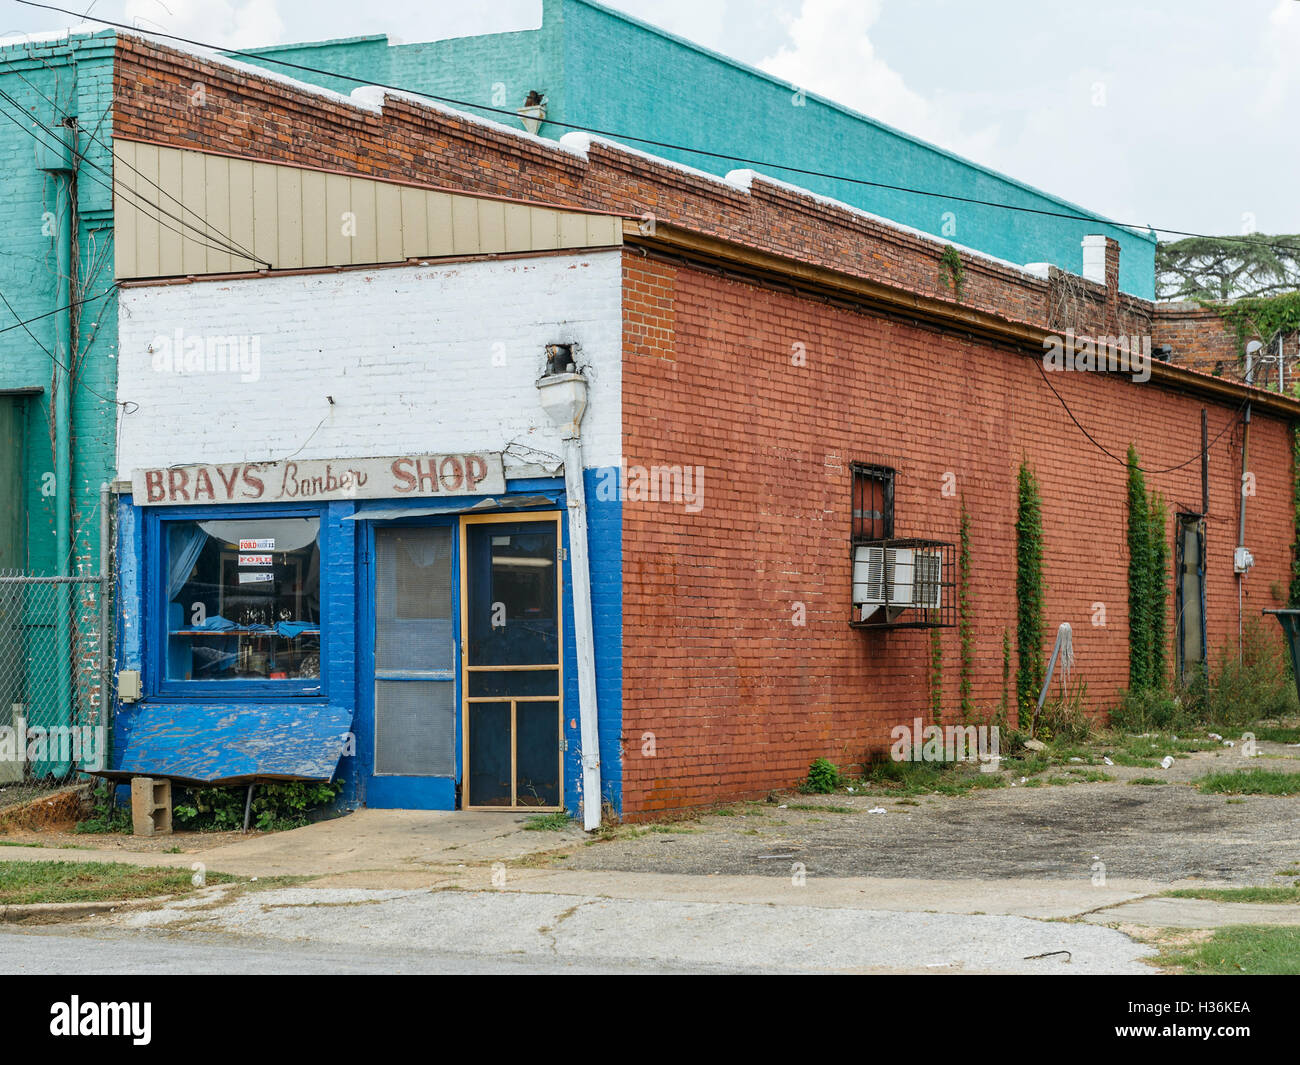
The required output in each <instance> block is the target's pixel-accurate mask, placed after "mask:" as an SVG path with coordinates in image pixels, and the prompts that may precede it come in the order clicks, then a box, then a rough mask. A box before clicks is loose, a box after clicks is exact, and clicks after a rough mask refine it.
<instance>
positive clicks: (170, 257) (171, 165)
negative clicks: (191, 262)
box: [145, 151, 202, 277]
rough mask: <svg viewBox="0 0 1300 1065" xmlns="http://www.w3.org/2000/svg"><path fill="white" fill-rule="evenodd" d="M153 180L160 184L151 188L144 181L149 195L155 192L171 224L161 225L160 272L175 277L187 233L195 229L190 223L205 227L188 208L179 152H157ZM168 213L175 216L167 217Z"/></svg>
mask: <svg viewBox="0 0 1300 1065" xmlns="http://www.w3.org/2000/svg"><path fill="white" fill-rule="evenodd" d="M154 180H155V181H157V182H158V185H159V186H160V187H159V188H151V187H150V186H149V183H148V182H145V188H146V190H147V192H146V195H150V194H152V195H151V196H150V198H151V199H152V200H153V201H155V202H157V204H158V207H159V209H160V210H159V214H160V215H161V216H162V218H163V219H164V220H165V221H166V222H167V225H168V226H170V227H171V229H168V228H167V226H163V225H161V224H160V225H159V233H158V273H159V274H160V275H162V276H163V277H173V276H175V275H176V274H179V273H180V272H181V269H182V266H183V263H184V257H185V234H187V233H192V232H193V230H191V229H189V228H188V226H194V227H195V228H196V229H197V228H202V223H200V222H199V220H198V219H197V218H196V217H195V216H194V214H193V213H191V212H190V211H188V210H186V209H185V202H184V196H183V194H182V193H183V187H182V185H181V157H180V153H179V152H167V151H160V152H159V153H158V176H157V177H156V178H155V179H154ZM168 214H171V215H175V216H176V217H175V218H168V217H167V215H168ZM173 231H175V232H173Z"/></svg>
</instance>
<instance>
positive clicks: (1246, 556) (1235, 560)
mask: <svg viewBox="0 0 1300 1065" xmlns="http://www.w3.org/2000/svg"><path fill="white" fill-rule="evenodd" d="M1254 564H1255V556H1254V555H1252V554H1251V553H1250V552H1249V551H1247V550H1246V548H1244V547H1238V548H1237V549H1236V550H1235V551H1233V553H1232V572H1233V573H1245V572H1246V571H1247V570H1248V569H1250V567H1251V566H1253V565H1254Z"/></svg>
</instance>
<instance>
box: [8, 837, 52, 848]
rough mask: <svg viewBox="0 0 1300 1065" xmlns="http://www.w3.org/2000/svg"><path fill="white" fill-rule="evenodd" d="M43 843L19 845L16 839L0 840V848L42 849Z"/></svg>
mask: <svg viewBox="0 0 1300 1065" xmlns="http://www.w3.org/2000/svg"><path fill="white" fill-rule="evenodd" d="M44 846H45V844H44V843H20V842H19V841H18V840H16V839H0V847H44Z"/></svg>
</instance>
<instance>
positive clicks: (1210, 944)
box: [1155, 925, 1300, 976]
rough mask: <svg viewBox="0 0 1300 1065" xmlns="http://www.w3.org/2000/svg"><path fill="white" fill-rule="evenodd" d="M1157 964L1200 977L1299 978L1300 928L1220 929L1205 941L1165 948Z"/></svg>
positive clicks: (1230, 926) (1241, 927) (1252, 926)
mask: <svg viewBox="0 0 1300 1065" xmlns="http://www.w3.org/2000/svg"><path fill="white" fill-rule="evenodd" d="M1155 962H1156V964H1157V965H1161V966H1165V967H1167V968H1174V967H1177V968H1180V969H1182V970H1183V971H1184V972H1187V973H1192V974H1197V975H1245V976H1298V975H1300V927H1294V926H1286V927H1278V926H1268V927H1263V926H1259V925H1229V926H1228V927H1226V928H1216V929H1215V930H1214V933H1213V934H1212V935H1211V936H1210V937H1209V938H1208V939H1206V940H1204V941H1203V942H1199V943H1189V944H1185V945H1180V946H1166V947H1163V948H1162V949H1161V952H1160V955H1159V957H1158V958H1156V959H1155Z"/></svg>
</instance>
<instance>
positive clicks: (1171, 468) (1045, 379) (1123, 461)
mask: <svg viewBox="0 0 1300 1065" xmlns="http://www.w3.org/2000/svg"><path fill="white" fill-rule="evenodd" d="M1034 364H1035V365H1036V366H1037V367H1038V372H1039V373H1040V374H1042V375H1043V382H1044V383H1045V384H1046V385H1047V387H1048V388H1050V389H1051V390H1052V395H1054V396H1055V397H1056V398H1057V400H1058V401H1059V402H1060V404H1061V407H1062V408H1063V409H1064V410H1065V413H1066V414H1068V415H1069V416H1070V421H1072V422H1074V424H1075V427H1076V428H1077V429H1078V430H1079V432H1081V433H1082V434H1083V435H1084V436H1086V437H1087V438H1088V442H1089V443H1090V444H1092V446H1093V447H1095V448H1096V449H1097V450H1098V451H1100V452H1101V453H1102V454H1103V455H1106V456H1107V457H1109V458H1112V459H1114V460H1115V461H1116V462H1118V463H1119V464H1120V465H1121V466H1124V467H1127V466H1128V465H1129V461H1128V459H1127V458H1120V457H1119V456H1118V455H1116V454H1115V453H1114V452H1113V451H1110V450H1109V449H1108V448H1107V447H1106V446H1105V445H1104V444H1102V443H1101V442H1100V441H1099V440H1098V439H1097V438H1096V437H1095V436H1093V435H1092V433H1090V432H1088V430H1087V429H1085V428H1084V427H1083V423H1082V422H1081V421H1079V419H1078V418H1076V417H1075V416H1074V411H1072V410H1071V409H1070V405H1069V404H1068V403H1066V402H1065V399H1064V398H1063V397H1062V396H1061V393H1060V392H1058V391H1057V390H1056V386H1055V385H1053V384H1052V382H1051V380H1050V379H1049V378H1048V376H1047V371H1046V370H1045V369H1043V362H1042V360H1041V359H1038V358H1035V359H1034ZM1249 402H1250V397H1249V396H1247V397H1246V398H1245V399H1244V400H1242V401H1241V406H1240V407H1238V408H1237V411H1236V414H1235V415H1234V416H1233V419H1232V421H1230V422H1228V424H1227V425H1225V426H1224V427H1223V428H1222V429H1221V430H1219V433H1218V435H1216V436H1215V438H1214V439H1213V440H1211V441H1210V442H1209V443H1208V444H1206V445H1205V447H1203V448H1201V449H1200V450H1199V451H1197V452H1196V454H1195V455H1193V456H1192V457H1191V458H1190V459H1188V460H1187V461H1186V462H1180V463H1178V465H1177V466H1166V467H1164V468H1162V469H1152V468H1151V467H1148V466H1137V467H1136V469H1138V470H1140V471H1141V472H1142V473H1173V472H1174V471H1175V470H1181V469H1183V467H1185V466H1190V465H1191V464H1192V463H1193V462H1196V461H1197V460H1198V459H1199V458H1201V456H1202V455H1207V454H1209V452H1210V448H1212V447H1214V445H1215V444H1217V443H1218V442H1219V440H1220V438H1221V437H1222V436H1223V434H1224V433H1226V432H1227V431H1228V430H1229V429H1231V428H1232V427H1233V426H1235V425H1236V424H1237V423H1238V422H1239V421H1240V420H1241V414H1242V412H1243V411H1244V410H1245V409H1246V404H1248V403H1249Z"/></svg>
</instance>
